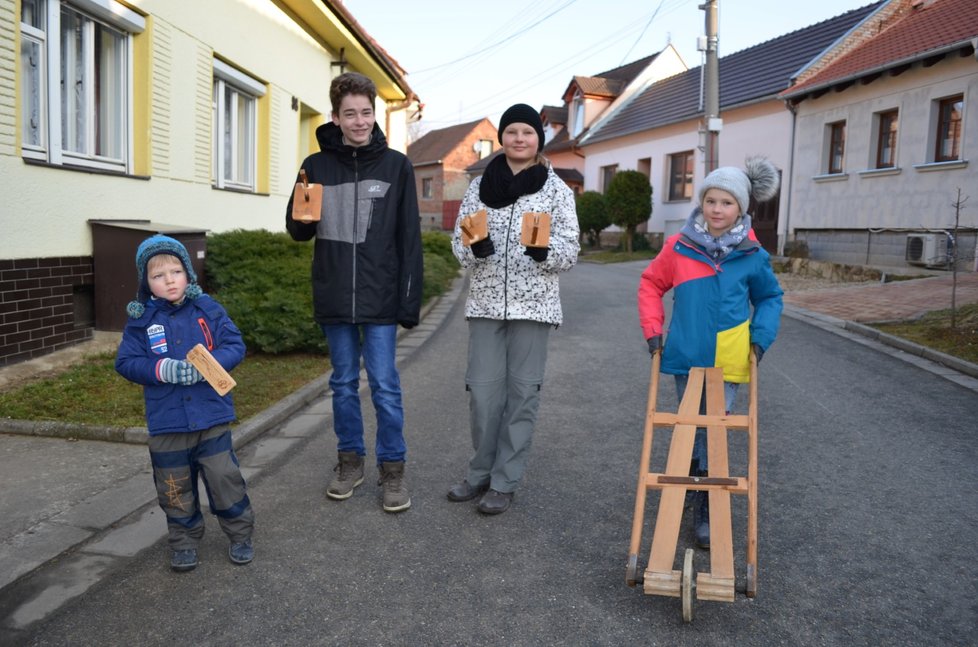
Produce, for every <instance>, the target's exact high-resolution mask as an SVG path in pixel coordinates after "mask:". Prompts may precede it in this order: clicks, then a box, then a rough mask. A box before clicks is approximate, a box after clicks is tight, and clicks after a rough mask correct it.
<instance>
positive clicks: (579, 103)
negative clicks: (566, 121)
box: [571, 90, 584, 137]
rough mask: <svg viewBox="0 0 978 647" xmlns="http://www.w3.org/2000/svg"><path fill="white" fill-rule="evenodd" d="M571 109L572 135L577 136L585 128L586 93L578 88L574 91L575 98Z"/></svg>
mask: <svg viewBox="0 0 978 647" xmlns="http://www.w3.org/2000/svg"><path fill="white" fill-rule="evenodd" d="M571 111H572V114H573V124H574V125H573V130H571V137H577V136H578V135H580V134H581V131H582V130H584V95H583V94H581V91H580V90H578V91H577V92H575V93H574V100H573V102H572V103H571Z"/></svg>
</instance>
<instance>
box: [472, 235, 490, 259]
mask: <svg viewBox="0 0 978 647" xmlns="http://www.w3.org/2000/svg"><path fill="white" fill-rule="evenodd" d="M472 253H473V254H474V255H475V257H476V258H486V257H487V256H492V255H493V254H495V253H496V246H495V245H493V244H492V238H489V237H488V236H486V237H485V238H483V239H482V240H480V241H479V242H477V243H472Z"/></svg>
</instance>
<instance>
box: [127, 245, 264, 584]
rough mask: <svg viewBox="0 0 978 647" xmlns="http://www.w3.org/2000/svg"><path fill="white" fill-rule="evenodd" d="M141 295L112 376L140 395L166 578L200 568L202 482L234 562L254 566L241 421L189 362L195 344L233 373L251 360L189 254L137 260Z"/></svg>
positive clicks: (152, 254)
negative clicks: (237, 440)
mask: <svg viewBox="0 0 978 647" xmlns="http://www.w3.org/2000/svg"><path fill="white" fill-rule="evenodd" d="M136 270H137V274H138V282H139V290H138V294H137V298H136V300H135V301H132V302H130V303H129V305H128V307H127V311H128V313H129V319H128V321H127V323H126V328H125V330H124V331H123V333H122V342H121V343H120V344H119V352H118V354H117V356H116V361H115V368H116V371H118V372H119V374H120V375H122V376H123V377H125V378H126V379H128V380H130V381H132V382H135V383H136V384H142V385H143V397H144V399H145V403H146V426H147V428H148V429H149V454H150V459H151V460H152V463H153V480H154V481H155V483H156V491H157V494H158V497H159V504H160V507H161V508H162V509H163V512H164V513H166V522H167V529H168V531H169V544H170V549H171V556H170V568H172V569H173V570H174V571H177V572H182V571H191V570H193V569H194V568H195V567H196V566H197V544H198V542H199V541H200V538H201V537H202V536H203V534H204V518H203V516H202V515H201V512H200V503H199V498H198V492H197V479H198V476H203V479H204V487H205V489H206V490H207V497H208V500H209V502H210V508H211V511H212V512H213V513H214V514H215V515H217V518H218V522H219V523H220V525H221V529H222V530H223V531H224V533H225V534H226V535H227V536H228V539H230V541H231V544H230V546H229V547H228V559H230V560H231V562H233V563H235V564H247V563H249V562H251V560H252V559H254V555H255V552H254V548H253V547H252V542H251V534H252V528H253V526H254V519H255V515H254V512H253V511H252V509H251V502H250V501H249V500H248V494H247V493H246V491H245V481H244V478H243V477H242V476H241V470H240V469H239V467H238V459H237V457H236V456H235V455H234V450H233V448H232V446H231V428H230V426H229V423H230V422H232V421H233V420H234V419H235V413H234V403H233V402H232V400H231V395H230V394H226V395H224V396H221V395H218V394H217V392H216V391H215V390H214V389H213V388H212V387H211V385H210V384H208V383H207V382H206V381H204V378H203V376H202V375H201V374H200V373H199V372H198V371H197V369H196V368H194V367H193V365H191V364H190V363H189V362H187V361H186V357H187V352H188V351H189V350H190V349H192V348H193V347H194V346H196V345H197V344H198V343H199V344H203V345H204V347H205V348H207V350H208V351H210V353H211V354H212V355H213V356H214V359H216V360H217V362H218V363H219V364H220V365H221V366H223V367H224V369H225V370H228V371H230V370H231V369H233V368H234V367H235V366H237V365H238V364H239V363H240V362H241V360H242V359H244V356H245V345H244V342H243V341H242V339H241V332H240V331H239V330H238V328H237V326H235V325H234V322H233V321H231V318H230V317H228V314H227V312H225V310H224V308H223V307H222V306H221V305H220V304H219V303H218V302H217V301H215V300H214V299H212V298H211V297H209V296H208V295H206V294H204V293H203V292H202V290H201V288H200V286H199V285H197V275H196V274H195V273H194V269H193V265H192V264H191V262H190V255H189V254H188V253H187V249H186V248H185V247H184V246H183V245H182V244H181V243H180V242H179V241H177V240H175V239H173V238H170V237H168V236H162V235H156V236H151V237H150V238H147V239H146V240H144V241H143V242H142V244H140V245H139V248H138V249H137V250H136Z"/></svg>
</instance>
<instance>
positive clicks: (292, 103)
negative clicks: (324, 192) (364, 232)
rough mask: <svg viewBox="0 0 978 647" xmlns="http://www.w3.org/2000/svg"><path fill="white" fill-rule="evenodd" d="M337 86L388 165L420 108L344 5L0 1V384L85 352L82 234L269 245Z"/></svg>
mask: <svg viewBox="0 0 978 647" xmlns="http://www.w3.org/2000/svg"><path fill="white" fill-rule="evenodd" d="M344 71H356V72H361V73H363V74H366V75H367V76H369V77H370V78H372V79H373V80H374V81H375V83H376V84H377V87H378V97H377V103H376V112H377V121H378V124H379V125H380V127H381V128H382V129H383V130H384V132H385V134H386V135H387V137H388V141H389V144H390V146H391V147H392V148H395V149H397V150H401V151H404V150H405V149H406V143H407V130H408V124H409V123H410V122H411V121H412V120H415V119H417V118H418V116H419V103H418V99H417V97H416V96H414V94H413V93H412V92H411V89H410V88H409V87H408V85H407V83H406V82H405V81H404V79H403V74H404V71H403V70H402V69H401V68H400V67H399V66H398V64H397V63H396V61H394V60H393V59H391V58H390V57H389V56H388V55H387V54H386V53H385V52H384V51H383V50H382V49H381V48H380V47H378V46H377V44H376V43H375V42H374V41H373V40H372V39H371V38H370V37H369V35H367V34H366V33H365V32H364V31H363V30H362V29H361V28H360V27H359V25H358V23H357V22H356V20H355V19H354V18H353V17H352V16H351V15H349V13H348V12H347V10H346V9H345V8H344V7H343V6H342V4H339V3H333V2H328V1H327V2H323V1H321V0H208V1H207V2H198V1H196V0H130V1H128V2H120V1H119V0H0V84H2V88H3V93H2V95H0V194H2V195H3V196H4V198H3V206H2V208H0V232H2V234H0V304H3V305H2V306H0V366H2V365H4V364H7V363H13V362H16V361H21V360H23V359H29V358H31V357H34V356H37V355H39V354H44V353H46V352H50V351H52V350H56V349H57V348H59V347H61V346H64V345H69V344H71V343H75V342H77V341H81V340H83V339H87V338H88V337H90V336H91V334H92V330H93V328H94V324H95V322H94V318H93V317H92V316H91V314H90V313H91V312H92V311H93V309H94V306H93V304H92V303H91V302H93V301H96V300H97V299H98V298H99V295H100V293H101V292H102V287H103V286H100V285H98V281H97V277H96V274H95V273H94V272H93V264H94V263H93V254H94V247H95V244H94V243H95V241H94V240H93V238H94V236H93V230H94V229H95V227H94V226H93V224H92V223H91V221H93V220H109V221H122V220H127V221H143V222H144V223H145V222H148V223H150V224H149V225H147V226H148V227H150V228H152V227H153V226H155V224H156V223H160V224H164V225H166V226H172V227H175V228H187V229H190V230H193V229H197V230H200V231H202V232H208V231H209V232H221V231H226V230H230V229H238V228H241V229H268V230H273V231H276V230H280V229H282V228H283V223H284V220H283V219H284V216H283V214H284V210H285V204H286V201H287V200H288V196H289V194H290V193H291V191H292V187H293V184H294V182H295V174H296V171H297V169H298V165H299V163H300V162H301V160H302V159H303V158H304V157H305V156H306V155H308V154H309V153H310V152H312V151H314V150H318V145H317V143H316V140H315V130H316V127H317V126H319V125H320V124H322V123H324V122H325V121H326V120H328V119H329V118H330V112H331V109H330V102H329V84H330V81H331V80H332V79H333V78H334V77H335V76H337V75H339V74H340V73H342V72H344ZM120 253H122V250H120ZM126 254H127V255H128V252H126Z"/></svg>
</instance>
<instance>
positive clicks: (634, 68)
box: [540, 44, 686, 194]
mask: <svg viewBox="0 0 978 647" xmlns="http://www.w3.org/2000/svg"><path fill="white" fill-rule="evenodd" d="M685 69H686V63H685V62H684V61H683V59H682V57H681V56H680V55H679V52H677V51H676V48H675V47H673V46H672V45H671V44H670V45H667V46H666V47H665V48H663V49H662V51H660V52H657V53H655V54H652V55H651V56H646V57H644V58H641V59H638V60H636V61H632V62H631V63H626V64H625V65H620V66H618V67H616V68H613V69H610V70H607V71H604V72H600V73H598V74H595V75H594V76H574V77H573V78H572V79H571V80H570V82H569V83H568V84H567V88H566V89H565V90H564V94H563V97H562V98H563V105H562V106H544V107H543V110H541V112H540V116H541V120H542V121H543V127H544V132H545V134H546V138H547V141H546V145H545V146H544V149H543V154H544V155H545V156H546V157H547V158H548V159H549V160H550V162H551V164H552V165H553V167H554V171H555V172H556V173H557V174H558V175H559V176H560V177H561V178H563V180H564V181H565V182H567V184H568V186H570V187H571V189H573V190H574V193H575V194H577V193H580V192H581V191H582V190H583V185H584V176H583V173H584V155H583V154H582V153H581V151H580V150H579V142H580V140H581V138H582V137H583V136H584V135H585V134H586V133H587V132H588V129H589V128H591V127H592V125H593V124H595V123H596V122H599V120H600V119H601V118H602V117H603V116H604V115H606V114H608V113H610V112H612V111H614V109H615V108H616V107H617V106H619V105H621V104H622V103H624V102H626V101H628V100H629V99H630V98H631V97H632V96H634V95H635V94H636V93H638V92H640V91H641V90H642V89H643V88H644V87H646V86H648V85H649V84H651V83H654V82H655V81H658V80H660V79H664V78H667V77H670V76H672V75H674V74H677V73H679V72H682V71H683V70H685ZM605 179H606V180H607V181H609V182H610V181H611V177H610V176H609V177H607V178H605Z"/></svg>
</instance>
